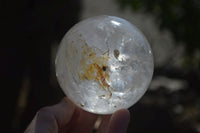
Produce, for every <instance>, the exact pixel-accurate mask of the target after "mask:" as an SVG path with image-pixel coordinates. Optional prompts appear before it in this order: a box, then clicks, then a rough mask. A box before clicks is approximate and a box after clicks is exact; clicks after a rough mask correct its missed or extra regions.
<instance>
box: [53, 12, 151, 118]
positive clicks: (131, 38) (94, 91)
mask: <svg viewBox="0 0 200 133" xmlns="http://www.w3.org/2000/svg"><path fill="white" fill-rule="evenodd" d="M153 66H154V65H153V56H152V52H151V48H150V46H149V43H148V41H147V40H146V38H145V37H144V36H143V34H142V33H141V32H140V31H139V30H138V29H137V28H136V27H135V26H134V25H132V24H131V23H129V22H128V21H126V20H124V19H122V18H119V17H114V16H106V15H102V16H96V17H92V18H89V19H86V20H83V21H81V22H79V23H78V24H76V25H74V26H73V27H72V28H71V29H70V30H69V31H68V32H67V33H66V35H65V36H64V37H63V39H62V41H61V44H60V47H59V49H58V53H57V57H56V76H57V78H58V81H59V84H60V86H61V88H62V90H63V91H64V93H65V94H66V95H67V97H69V98H70V99H71V100H72V101H73V102H74V103H75V104H76V105H77V106H79V107H80V108H82V109H84V110H86V111H89V112H92V113H96V114H111V113H113V112H115V111H116V110H119V109H122V108H129V107H130V106H132V105H133V104H135V103H136V102H137V101H138V100H139V99H140V98H141V97H142V96H143V94H144V93H145V91H146V90H147V88H148V86H149V83H150V81H151V78H152V74H153Z"/></svg>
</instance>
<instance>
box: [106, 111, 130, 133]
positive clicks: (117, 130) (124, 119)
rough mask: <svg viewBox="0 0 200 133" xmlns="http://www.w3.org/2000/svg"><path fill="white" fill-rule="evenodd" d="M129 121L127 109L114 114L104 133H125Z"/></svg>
mask: <svg viewBox="0 0 200 133" xmlns="http://www.w3.org/2000/svg"><path fill="white" fill-rule="evenodd" d="M129 120H130V113H129V111H128V110H127V109H121V110H118V111H117V112H115V113H114V114H113V115H112V116H111V118H110V121H109V125H108V128H107V131H106V133H125V132H126V130H127V127H128V123H129Z"/></svg>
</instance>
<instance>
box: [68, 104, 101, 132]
mask: <svg viewBox="0 0 200 133" xmlns="http://www.w3.org/2000/svg"><path fill="white" fill-rule="evenodd" d="M78 110H79V118H78V119H77V121H76V122H75V123H74V124H73V127H71V132H73V133H91V132H92V130H93V128H94V124H95V121H96V119H97V117H98V115H96V114H93V113H90V112H87V111H84V110H82V109H80V108H78Z"/></svg>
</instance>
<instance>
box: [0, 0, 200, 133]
mask: <svg viewBox="0 0 200 133" xmlns="http://www.w3.org/2000/svg"><path fill="white" fill-rule="evenodd" d="M102 14H106V15H114V16H118V17H122V18H124V19H127V20H129V21H130V22H132V23H133V24H135V25H136V26H137V27H138V28H139V29H140V30H141V31H142V32H143V33H144V34H145V36H146V37H147V39H148V40H149V42H150V44H151V47H152V50H153V54H154V61H155V69H154V76H153V80H152V83H151V85H150V87H149V89H148V91H147V92H146V93H145V95H144V96H143V97H142V99H141V100H140V101H139V102H138V103H137V104H135V105H134V106H133V107H131V108H130V109H129V110H130V112H131V122H130V124H129V127H128V133H147V132H148V133H161V132H162V133H200V85H199V83H200V1H199V0H59V1H56V0H48V1H41V0H18V1H16V0H0V33H1V48H0V61H1V64H0V81H1V87H0V88H1V90H2V91H1V93H0V94H1V96H0V98H1V118H0V121H1V124H0V133H12V132H13V133H21V132H23V131H24V130H25V128H26V127H27V125H28V124H29V123H30V122H31V120H32V118H33V116H34V115H35V113H36V112H37V110H38V109H40V108H41V107H44V106H47V105H52V104H55V103H57V102H58V101H60V99H62V97H64V94H63V92H62V90H61V89H60V87H59V85H58V83H57V80H56V77H55V70H54V60H55V55H56V50H57V47H58V45H59V43H60V41H61V39H62V37H63V36H64V34H65V33H66V32H67V31H68V30H69V28H71V27H72V26H73V25H74V24H75V23H77V22H78V21H80V20H82V19H84V18H88V17H91V16H95V15H102Z"/></svg>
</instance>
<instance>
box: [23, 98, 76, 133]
mask: <svg viewBox="0 0 200 133" xmlns="http://www.w3.org/2000/svg"><path fill="white" fill-rule="evenodd" d="M74 110H75V106H74V104H73V103H71V102H70V101H69V100H68V99H67V98H65V99H64V100H62V101H61V102H60V103H58V104H56V105H54V106H49V107H44V108H42V109H41V110H40V111H38V113H37V114H36V117H35V120H34V121H33V122H34V124H30V126H31V127H30V128H28V129H35V132H36V133H40V132H41V133H42V132H49V133H54V132H58V129H59V128H60V127H62V126H64V125H66V124H67V123H68V122H69V121H70V119H71V117H72V115H73V112H74ZM26 133H30V130H27V132H26Z"/></svg>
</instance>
